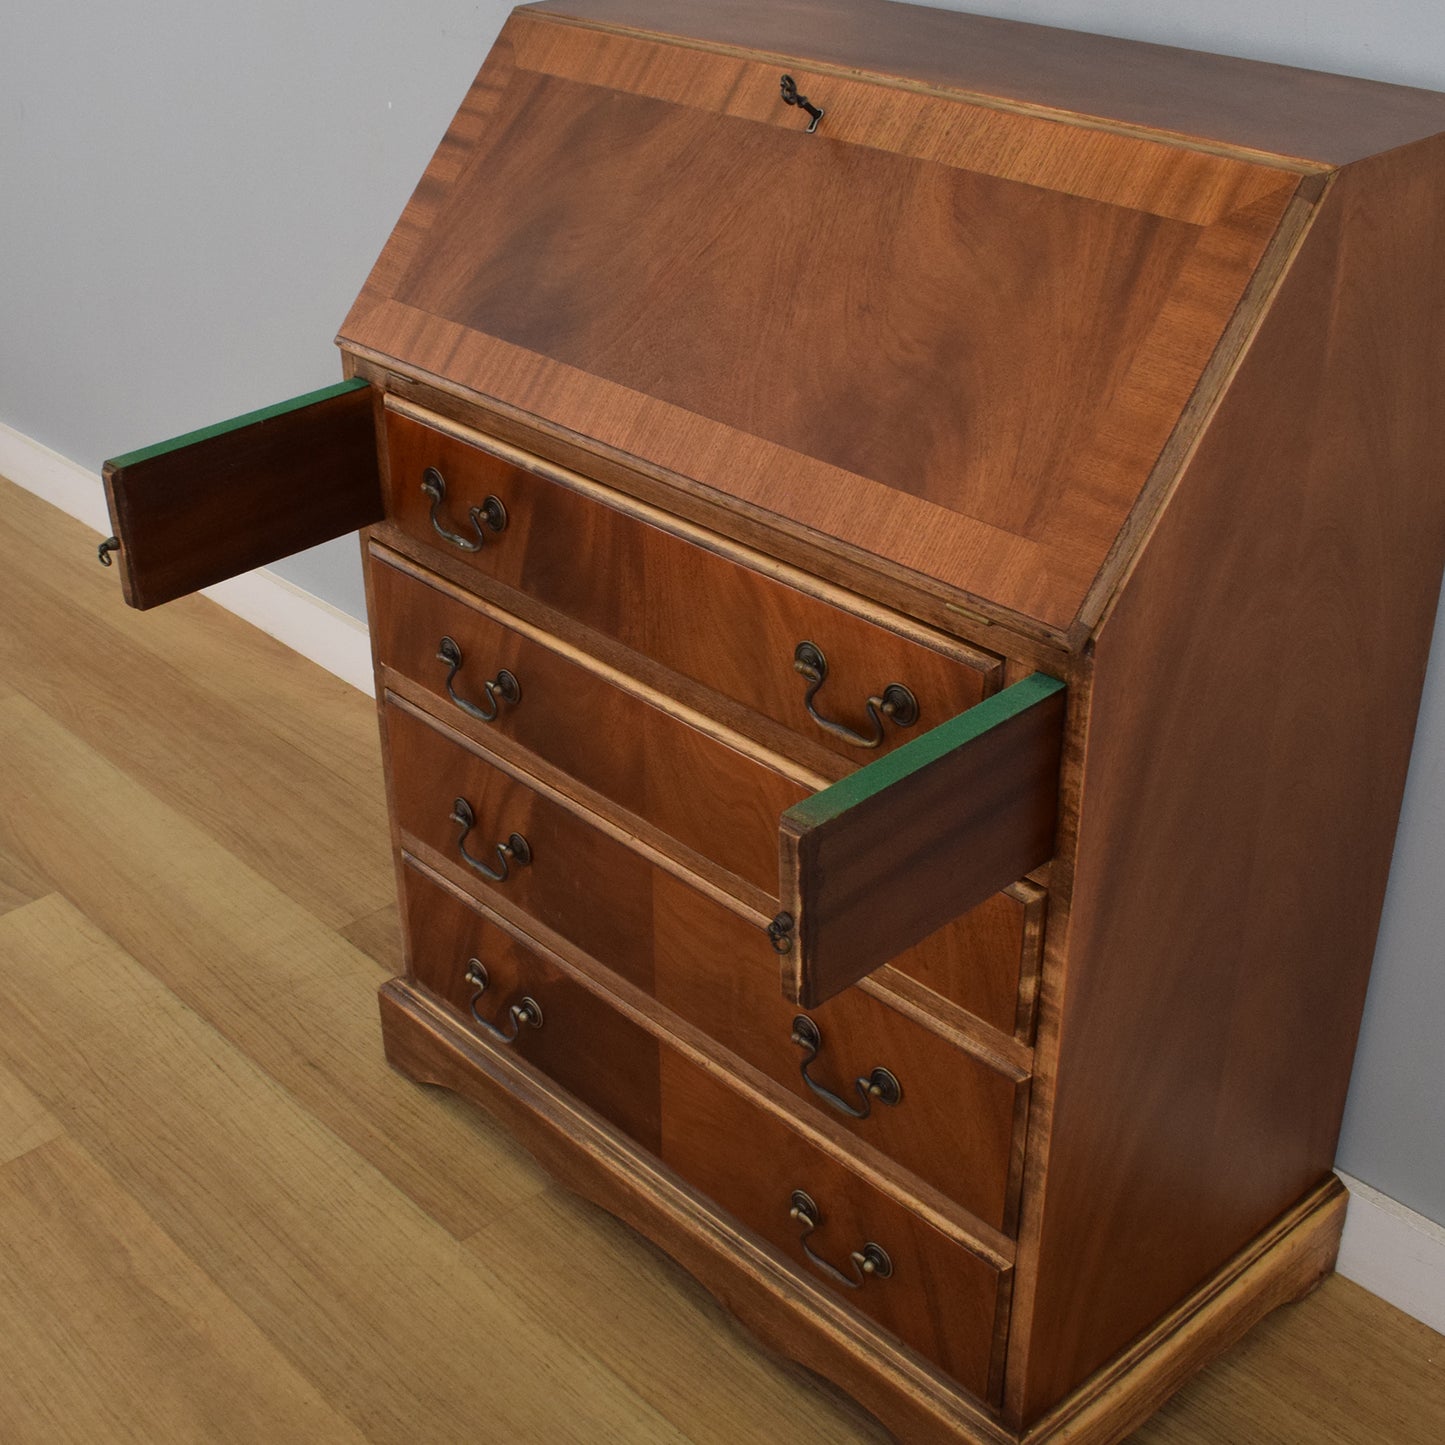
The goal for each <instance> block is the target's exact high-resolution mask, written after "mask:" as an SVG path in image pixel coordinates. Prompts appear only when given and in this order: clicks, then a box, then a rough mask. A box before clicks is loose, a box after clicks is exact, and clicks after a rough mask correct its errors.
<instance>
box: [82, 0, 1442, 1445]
mask: <svg viewBox="0 0 1445 1445" xmlns="http://www.w3.org/2000/svg"><path fill="white" fill-rule="evenodd" d="M1442 229H1445V97H1442V96H1438V95H1434V94H1429V93H1426V92H1421V91H1410V90H1403V89H1399V88H1396V87H1390V86H1383V85H1376V84H1372V83H1368V82H1364V81H1355V80H1348V79H1343V78H1340V77H1332V76H1324V75H1318V74H1313V73H1306V72H1298V71H1290V70H1285V69H1282V68H1280V67H1274V66H1265V65H1258V64H1253V63H1249V62H1244V61H1236V60H1228V59H1224V58H1220V57H1211V56H1200V55H1192V54H1188V53H1186V52H1182V51H1170V50H1164V49H1160V48H1157V47H1149V46H1143V45H1137V44H1132V43H1127V42H1123V41H1114V40H1104V39H1101V38H1098V37H1089V36H1077V35H1069V34H1066V33H1064V32H1061V31H1053V30H1046V29H1041V28H1038V27H1032V26H1026V25H1018V24H1014V23H1010V22H1004V21H996V20H984V19H978V18H974V17H968V16H962V15H957V14H954V13H952V12H947V11H937V10H930V9H922V8H917V7H911V6H905V5H895V4H891V3H885V0H769V3H764V0H735V3H731V4H726V3H718V0H548V3H544V4H541V5H535V6H527V7H523V8H521V9H519V10H517V11H515V12H514V13H513V15H512V17H511V19H510V20H509V21H508V23H507V25H506V27H505V29H504V30H503V32H502V35H501V37H500V39H499V40H498V42H497V44H496V46H495V48H494V49H493V51H492V53H491V55H490V56H489V57H488V58H487V61H486V64H485V65H484V67H483V69H482V71H481V74H480V75H479V76H478V78H477V81H476V83H475V85H474V86H473V88H472V90H471V91H470V93H469V94H468V96H467V98H466V100H465V101H464V103H463V105H462V108H461V110H460V111H459V113H458V115H457V118H456V120H455V122H454V123H453V125H452V128H451V130H450V131H449V132H448V134H447V136H446V138H445V139H444V140H443V142H442V144H441V146H440V148H439V149H438V151H437V153H436V156H435V158H434V159H433V161H432V163H431V166H430V167H429V168H428V170H427V172H426V175H425V176H424V177H423V179H422V181H421V183H420V185H419V186H418V188H417V191H416V193H415V195H414V196H413V198H412V201H411V203H410V205H409V206H408V207H407V210H406V212H405V214H404V215H403V216H402V218H401V220H400V222H399V223H398V225H397V228H396V230H395V232H394V233H393V235H392V238H391V240H390V242H389V243H388V245H387V248H386V250H385V252H384V253H383V255H382V256H381V258H380V260H379V261H378V262H377V265H376V267H375V269H374V271H373V272H372V275H371V278H370V279H369V281H368V282H367V285H366V287H365V289H364V290H363V292H362V294H361V296H360V297H359V298H358V300H357V302H356V304H355V306H354V307H353V309H352V312H351V314H350V315H349V316H348V318H347V319H346V322H345V324H344V325H343V328H342V332H341V336H340V338H339V341H340V345H341V348H342V352H343V356H344V359H345V365H346V371H347V378H348V379H347V380H345V381H343V382H342V383H340V384H339V385H337V386H335V387H331V388H328V389H326V390H325V391H323V392H319V393H315V394H313V395H311V396H308V397H302V398H298V399H297V400H295V401H293V402H288V403H283V404H281V405H280V406H278V407H275V408H271V409H269V410H267V411H265V412H261V413H256V414H253V415H252V416H249V417H243V418H238V419H237V420H236V421H234V422H231V423H226V424H223V425H221V426H219V427H214V428H209V429H206V430H204V431H202V432H198V433H194V434H191V435H190V436H187V437H182V438H178V439H176V440H175V441H173V442H167V443H162V444H160V445H158V446H155V447H149V448H146V449H144V450H142V451H140V452H134V453H131V454H129V455H127V456H123V457H118V458H117V459H116V460H115V461H113V462H111V463H108V464H107V468H106V484H107V494H108V497H109V500H110V503H111V512H112V518H113V521H114V526H115V533H116V535H115V537H114V538H112V539H111V540H110V541H108V542H107V543H106V544H105V545H104V546H103V547H102V550H101V560H102V561H104V562H107V563H110V562H111V561H112V560H117V561H118V562H119V566H120V573H121V578H122V582H123V585H124V589H125V594H126V598H127V600H128V601H129V602H131V603H132V604H133V605H136V606H142V607H144V606H151V605H155V604H157V603H160V602H164V601H166V600H168V599H169V598H171V597H175V596H179V595H182V594H183V593H185V592H189V591H192V590H194V589H196V588H199V587H203V586H206V585H208V584H209V583H212V582H215V581H217V580H220V578H222V577H224V576H227V575H230V574H231V573H233V572H235V571H237V570H241V569H244V568H246V567H250V566H255V565H258V564H261V563H264V562H266V561H268V560H272V559H274V558H275V557H278V556H281V555H285V554H286V553H287V552H290V551H293V550H296V549H298V548H300V547H303V546H306V545H310V544H312V543H314V542H317V541H319V540H322V539H323V538H325V537H328V536H332V535H340V534H342V533H344V532H346V531H349V530H352V529H354V528H356V527H358V526H363V527H366V528H367V531H366V532H365V533H364V534H363V542H362V551H363V561H364V566H365V571H366V581H367V596H368V605H369V610H370V616H371V622H372V635H373V641H374V653H375V661H376V680H377V698H378V707H379V713H380V719H381V726H382V732H383V737H384V740H385V749H386V757H387V776H388V787H389V791H390V801H391V817H392V829H393V843H394V847H395V855H396V863H397V877H398V887H399V890H400V897H401V906H402V912H403V917H404V920H405V931H406V946H407V959H408V967H407V973H406V975H405V976H404V977H403V978H399V979H396V980H393V981H392V982H391V983H389V984H387V985H386V987H385V988H384V989H383V990H382V996H381V1007H382V1022H383V1035H384V1039H385V1046H386V1049H387V1054H388V1057H389V1058H390V1059H391V1061H392V1062H393V1063H394V1064H395V1065H396V1067H397V1068H399V1069H400V1070H402V1071H403V1072H405V1073H406V1074H408V1075H410V1076H411V1077H413V1078H415V1079H417V1080H421V1081H424V1082H430V1083H437V1084H442V1085H445V1086H446V1087H448V1088H451V1089H454V1090H456V1091H457V1092H458V1093H461V1094H463V1095H465V1096H466V1097H467V1098H469V1099H472V1100H474V1101H476V1102H477V1103H479V1104H481V1105H482V1106H483V1107H485V1108H487V1109H488V1110H490V1111H491V1112H492V1113H493V1114H495V1115H496V1116H497V1117H499V1118H500V1119H501V1120H502V1121H503V1122H504V1123H505V1124H506V1125H507V1126H508V1127H509V1128H511V1129H512V1130H513V1131H514V1132H515V1134H516V1136H517V1137H518V1139H520V1140H521V1142H522V1143H523V1144H524V1145H525V1146H526V1147H527V1148H528V1149H530V1150H531V1151H532V1152H533V1153H534V1154H535V1155H536V1156H537V1157H538V1158H539V1159H540V1160H541V1161H542V1162H543V1164H544V1165H545V1166H546V1167H547V1168H548V1169H550V1170H551V1171H552V1172H553V1173H555V1175H556V1176H557V1177H558V1178H559V1179H561V1180H562V1181H563V1182H565V1183H566V1184H568V1185H569V1186H571V1187H572V1188H574V1189H576V1190H578V1191H580V1192H581V1193H583V1194H585V1195H587V1196H588V1197H590V1198H592V1199H594V1200H596V1201H597V1202H599V1203H600V1204H602V1205H603V1206H604V1207H606V1208H607V1209H609V1210H611V1211H613V1212H614V1213H616V1214H617V1215H619V1216H620V1217H622V1218H623V1219H626V1220H627V1221H629V1222H630V1223H631V1224H632V1225H634V1226H635V1227H636V1228H637V1229H639V1230H641V1231H642V1232H643V1233H644V1234H646V1235H648V1236H649V1237H650V1238H652V1239H654V1240H655V1241H656V1242H657V1243H658V1244H660V1245H661V1246H662V1247H663V1248H664V1249H666V1250H667V1251H668V1252H669V1253H671V1254H672V1255H673V1256H674V1257H676V1258H677V1259H678V1260H679V1261H681V1263H682V1264H683V1265H684V1266H685V1267H686V1268H688V1269H689V1270H691V1271H692V1272H693V1273H694V1274H696V1276H697V1277H698V1278H699V1279H700V1280H701V1281H702V1282H703V1283H704V1284H705V1285H706V1286H707V1287H708V1288H709V1289H710V1290H712V1291H713V1292H714V1293H715V1294H716V1295H717V1296H718V1297H719V1298H720V1299H721V1300H723V1301H724V1302H725V1303H726V1304H727V1306H728V1307H729V1308H730V1309H732V1310H733V1311H735V1312H736V1313H737V1314H738V1315H739V1316H740V1317H741V1318H742V1319H743V1320H745V1321H746V1322H747V1323H748V1324H749V1325H750V1326H751V1327H752V1328H753V1329H754V1330H755V1331H756V1332H757V1333H758V1334H759V1335H760V1336H761V1338H762V1339H764V1340H765V1341H767V1342H768V1343H769V1344H771V1345H772V1346H774V1347H775V1348H777V1349H779V1350H781V1351H783V1352H785V1353H787V1354H788V1355H790V1356H792V1357H794V1358H796V1359H798V1360H800V1361H802V1362H803V1363H804V1364H806V1365H808V1366H809V1367H811V1368H812V1369H814V1370H817V1371H819V1372H821V1373H822V1374H824V1375H826V1376H827V1377H829V1378H830V1379H833V1380H835V1381H836V1382H838V1383H839V1384H840V1385H841V1386H842V1387H843V1388H844V1389H846V1390H848V1391H849V1392H850V1393H852V1394H853V1395H854V1396H856V1397H857V1398H858V1399H859V1400H860V1401H861V1402H863V1403H864V1404H865V1405H866V1406H867V1407H868V1408H870V1409H871V1410H873V1411H874V1412H875V1413H876V1414H877V1415H878V1416H879V1417H880V1419H882V1420H883V1421H884V1423H885V1424H886V1425H887V1426H888V1427H889V1429H890V1430H892V1431H893V1432H894V1433H895V1434H896V1435H897V1436H898V1437H899V1438H900V1439H903V1440H912V1441H939V1440H945V1439H950V1440H953V1439H956V1440H960V1441H970V1442H975V1445H985V1442H988V1445H1006V1442H1020V1441H1028V1442H1033V1445H1043V1442H1046V1441H1050V1442H1063V1441H1070V1442H1075V1445H1082V1442H1106V1441H1117V1440H1120V1439H1122V1438H1123V1436H1124V1435H1126V1434H1127V1433H1128V1432H1129V1431H1130V1430H1131V1429H1132V1428H1133V1427H1134V1426H1135V1425H1137V1424H1138V1423H1139V1422H1140V1421H1141V1420H1142V1419H1143V1418H1144V1417H1145V1416H1146V1415H1147V1414H1148V1413H1149V1411H1150V1410H1152V1409H1153V1408H1154V1407H1155V1406H1156V1405H1157V1404H1158V1403H1159V1402H1160V1401H1162V1400H1163V1399H1164V1398H1165V1397H1166V1396H1167V1395H1168V1394H1169V1393H1170V1392H1171V1391H1172V1390H1173V1389H1175V1388H1177V1386H1178V1385H1179V1384H1180V1383H1182V1382H1183V1380H1184V1379H1186V1378H1187V1377H1188V1375H1189V1373H1190V1372H1191V1371H1193V1370H1194V1369H1196V1368H1197V1367H1198V1366H1199V1365H1200V1364H1202V1363H1203V1362H1204V1361H1205V1360H1207V1359H1208V1358H1209V1357H1210V1356H1211V1355H1212V1354H1214V1353H1217V1352H1218V1351H1219V1350H1221V1349H1223V1348H1225V1347H1227V1346H1228V1345H1229V1344H1230V1343H1231V1342H1232V1341H1233V1340H1234V1339H1236V1338H1237V1337H1238V1336H1239V1335H1240V1334H1241V1333H1243V1331H1244V1330H1246V1329H1247V1328H1248V1327H1249V1326H1250V1324H1251V1323H1253V1322H1254V1321H1255V1320H1256V1319H1258V1318H1259V1317H1260V1316H1261V1315H1263V1314H1264V1313H1266V1312H1267V1311H1268V1310H1270V1309H1271V1308H1273V1307H1274V1306H1275V1305H1277V1304H1279V1303H1282V1302H1284V1301H1286V1300H1288V1299H1291V1298H1293V1297H1295V1296H1297V1295H1298V1294H1300V1293H1302V1292H1304V1291H1306V1290H1308V1289H1309V1288H1310V1287H1312V1285H1313V1284H1314V1283H1315V1282H1316V1281H1317V1280H1318V1279H1319V1278H1320V1277H1321V1276H1322V1275H1323V1274H1324V1273H1325V1272H1327V1271H1328V1270H1329V1269H1330V1267H1331V1266H1332V1263H1333V1259H1334V1253H1335V1249H1336V1247H1337V1244H1338V1238H1339V1231H1340V1227H1341V1224H1342V1222H1343V1218H1344V1209H1345V1195H1344V1191H1343V1189H1342V1187H1341V1186H1340V1184H1339V1182H1338V1181H1337V1180H1336V1179H1335V1177H1334V1175H1333V1174H1332V1172H1331V1166H1332V1162H1333V1157H1334V1149H1335V1143H1336V1139H1337V1136H1338V1132H1339V1124H1340V1118H1341V1113H1342V1110H1343V1106H1344V1098H1345V1090H1346V1087H1347V1084H1348V1080H1349V1074H1350V1064H1351V1057H1352V1053H1353V1048H1354V1041H1355V1036H1356V1032H1357V1030H1358V1026H1359V1021H1360V1015H1361V1010H1362V1007H1363V1000H1364V991H1365V985H1366V980H1367V977H1368V973H1369V967H1370V960H1371V953H1372V950H1373V946H1374V937H1375V931H1376V928H1377V925H1378V920H1379V914H1380V908H1381V905H1382V900H1383V896H1384V888H1385V880H1386V875H1387V871H1388V867H1389V862H1390V852H1391V846H1392V841H1393V836H1394V829H1395V824H1396V820H1397V817H1398V812H1399V805H1400V797H1401V793H1402V790H1403V786H1404V778H1405V770H1406V764H1407V762H1408V757H1409V751H1410V743H1411V736H1412V729H1413V720H1414V714H1415V709H1416V706H1417V704H1418V699H1419V693H1420V688H1421V683H1422V679H1423V674H1424V666H1425V659H1426V655H1427V651H1428V646H1429V640H1430V630H1431V626H1432V623H1433V619H1434V615H1435V606H1436V601H1437V599H1438V596H1439V588H1440V579H1441V569H1442V564H1445V487H1442V485H1441V483H1440V480H1439V474H1438V473H1439V461H1438V458H1439V457H1440V456H1441V455H1442V453H1445V435H1442V432H1445V395H1442V391H1445V385H1442V383H1445V375H1442V368H1441V366H1440V364H1439V362H1440V357H1441V355H1442V348H1445V276H1442V273H1441V268H1440V267H1439V265H1438V262H1437V259H1436V251H1437V246H1438V237H1439V235H1440V234H1441V233H1442Z"/></svg>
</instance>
